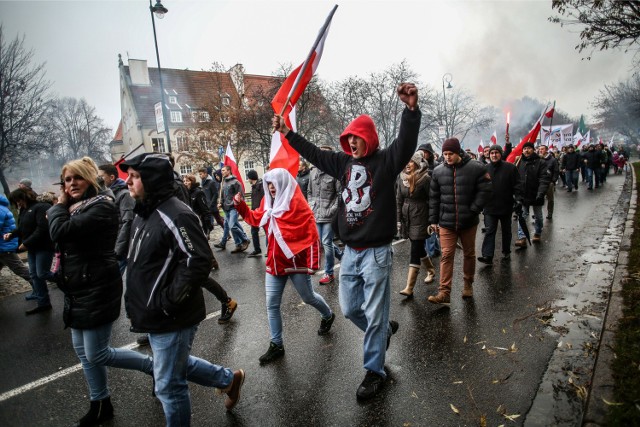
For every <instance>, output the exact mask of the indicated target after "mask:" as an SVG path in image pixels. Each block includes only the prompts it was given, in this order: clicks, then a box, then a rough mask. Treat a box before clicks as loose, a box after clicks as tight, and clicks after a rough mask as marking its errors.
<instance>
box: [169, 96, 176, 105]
mask: <svg viewBox="0 0 640 427" xmlns="http://www.w3.org/2000/svg"><path fill="white" fill-rule="evenodd" d="M177 103H178V97H177V96H170V97H169V104H177Z"/></svg>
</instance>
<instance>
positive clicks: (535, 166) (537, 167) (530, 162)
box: [516, 153, 551, 206]
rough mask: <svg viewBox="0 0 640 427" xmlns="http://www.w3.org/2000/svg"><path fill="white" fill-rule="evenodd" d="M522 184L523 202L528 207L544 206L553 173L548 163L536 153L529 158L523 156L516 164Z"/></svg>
mask: <svg viewBox="0 0 640 427" xmlns="http://www.w3.org/2000/svg"><path fill="white" fill-rule="evenodd" d="M516 167H517V168H518V173H519V174H520V182H522V189H523V202H522V204H524V205H526V206H542V205H544V196H545V195H546V194H547V189H548V188H549V183H550V182H551V172H550V171H549V168H548V166H547V163H546V162H545V161H544V160H543V159H541V158H540V156H538V155H537V154H536V153H533V154H531V155H530V156H529V157H525V156H521V157H520V159H519V160H518V161H517V162H516Z"/></svg>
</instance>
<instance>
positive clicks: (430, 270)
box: [420, 256, 436, 283]
mask: <svg viewBox="0 0 640 427" xmlns="http://www.w3.org/2000/svg"><path fill="white" fill-rule="evenodd" d="M420 261H422V265H423V266H424V268H426V269H427V277H425V278H424V283H431V282H433V280H434V279H435V278H436V268H435V267H434V266H433V262H431V258H429V257H428V256H426V257H424V258H420Z"/></svg>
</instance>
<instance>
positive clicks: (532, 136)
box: [507, 107, 547, 163]
mask: <svg viewBox="0 0 640 427" xmlns="http://www.w3.org/2000/svg"><path fill="white" fill-rule="evenodd" d="M546 111H547V108H546V107H545V109H544V111H543V112H542V114H540V117H539V118H538V120H537V121H536V122H535V123H534V124H533V127H532V128H531V130H530V131H529V133H528V134H526V135H525V136H524V138H522V140H521V141H520V143H519V144H518V146H517V147H516V148H514V149H513V151H511V154H509V157H507V162H509V163H515V161H516V157H518V156H521V155H522V146H523V145H524V144H525V143H527V142H532V143H534V144H535V143H536V140H537V139H538V134H539V133H540V128H541V127H542V118H543V117H544V116H545V113H546Z"/></svg>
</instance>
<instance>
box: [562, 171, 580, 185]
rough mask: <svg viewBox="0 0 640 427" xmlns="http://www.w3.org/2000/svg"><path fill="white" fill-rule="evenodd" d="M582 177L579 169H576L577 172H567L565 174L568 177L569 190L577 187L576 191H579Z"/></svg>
mask: <svg viewBox="0 0 640 427" xmlns="http://www.w3.org/2000/svg"><path fill="white" fill-rule="evenodd" d="M579 175H580V170H579V169H575V170H572V171H570V170H567V171H566V172H565V176H566V180H567V187H568V188H569V190H572V189H573V187H575V188H576V189H578V178H579Z"/></svg>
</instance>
